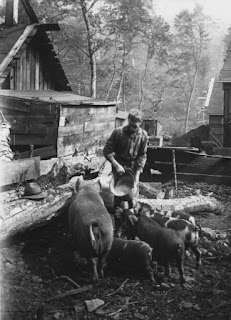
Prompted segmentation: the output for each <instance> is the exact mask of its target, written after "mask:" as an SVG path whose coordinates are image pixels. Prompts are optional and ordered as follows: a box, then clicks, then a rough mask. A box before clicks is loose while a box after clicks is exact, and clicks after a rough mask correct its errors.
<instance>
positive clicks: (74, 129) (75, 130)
mask: <svg viewBox="0 0 231 320" xmlns="http://www.w3.org/2000/svg"><path fill="white" fill-rule="evenodd" d="M81 133H83V124H76V125H74V126H66V127H59V128H58V137H59V138H60V137H66V136H71V135H73V134H81Z"/></svg>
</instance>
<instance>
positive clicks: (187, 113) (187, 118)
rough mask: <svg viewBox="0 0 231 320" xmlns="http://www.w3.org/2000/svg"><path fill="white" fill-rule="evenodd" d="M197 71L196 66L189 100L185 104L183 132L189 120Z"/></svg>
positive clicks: (186, 128)
mask: <svg viewBox="0 0 231 320" xmlns="http://www.w3.org/2000/svg"><path fill="white" fill-rule="evenodd" d="M197 73H198V67H196V70H195V74H194V78H193V86H192V90H191V92H190V98H189V102H188V105H187V111H186V117H185V133H187V132H188V120H189V114H190V108H191V103H192V98H193V94H194V91H195V86H196V79H197Z"/></svg>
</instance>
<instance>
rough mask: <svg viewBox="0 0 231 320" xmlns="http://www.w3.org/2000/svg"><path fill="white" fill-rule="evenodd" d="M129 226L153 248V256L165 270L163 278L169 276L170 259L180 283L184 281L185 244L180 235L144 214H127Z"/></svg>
mask: <svg viewBox="0 0 231 320" xmlns="http://www.w3.org/2000/svg"><path fill="white" fill-rule="evenodd" d="M126 217H127V219H128V220H129V221H128V223H130V228H131V229H133V233H134V234H135V235H136V236H137V237H139V239H140V240H142V241H145V242H147V243H148V244H149V245H150V246H151V247H152V248H153V258H154V259H156V260H157V262H158V264H160V265H162V266H163V267H164V270H165V278H166V279H167V278H168V277H169V273H170V266H169V262H170V260H172V259H173V260H175V261H176V262H177V267H178V270H179V274H180V280H181V283H184V282H185V277H184V266H183V262H184V254H185V245H184V241H183V240H182V239H181V237H180V235H179V234H178V233H177V232H176V231H175V230H172V229H167V228H162V227H161V226H160V225H159V224H158V223H156V222H155V221H153V220H151V219H150V218H148V217H146V216H140V217H139V218H138V217H137V216H135V215H134V214H130V215H129V214H127V213H126Z"/></svg>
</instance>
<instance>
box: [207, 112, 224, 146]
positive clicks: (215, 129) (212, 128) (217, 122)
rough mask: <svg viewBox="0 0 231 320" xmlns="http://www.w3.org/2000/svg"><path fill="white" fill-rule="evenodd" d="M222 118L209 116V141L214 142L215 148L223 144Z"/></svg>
mask: <svg viewBox="0 0 231 320" xmlns="http://www.w3.org/2000/svg"><path fill="white" fill-rule="evenodd" d="M223 119H224V117H223V116H222V115H210V116H209V140H210V141H214V142H215V144H216V146H217V147H222V146H223V143H224V124H223V123H224V120H223Z"/></svg>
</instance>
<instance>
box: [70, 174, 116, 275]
mask: <svg viewBox="0 0 231 320" xmlns="http://www.w3.org/2000/svg"><path fill="white" fill-rule="evenodd" d="M76 191H77V193H76V194H74V195H73V196H72V199H71V203H70V205H69V209H68V222H69V228H70V231H71V234H72V237H73V240H74V246H75V249H76V250H78V251H79V253H80V255H81V256H82V257H84V258H86V259H87V261H88V263H89V264H91V265H92V267H93V280H98V279H99V276H98V271H99V274H100V276H101V277H103V276H104V273H103V268H104V265H105V260H106V258H107V255H108V253H109V251H110V249H111V245H112V241H113V225H112V220H111V217H110V215H109V213H108V211H107V209H106V208H105V206H104V202H103V199H102V198H101V196H100V195H99V193H98V190H97V187H96V186H94V185H90V184H89V183H88V184H86V182H85V181H81V180H80V179H79V180H77V183H76ZM97 259H98V264H97ZM97 267H98V268H97ZM97 269H98V270H97Z"/></svg>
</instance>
